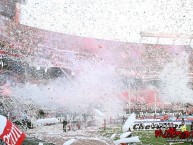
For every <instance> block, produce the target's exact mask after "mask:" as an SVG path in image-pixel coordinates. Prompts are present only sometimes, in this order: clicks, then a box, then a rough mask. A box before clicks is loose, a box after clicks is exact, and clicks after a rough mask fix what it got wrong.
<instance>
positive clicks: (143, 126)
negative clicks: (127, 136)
mask: <svg viewBox="0 0 193 145" xmlns="http://www.w3.org/2000/svg"><path fill="white" fill-rule="evenodd" d="M181 126H182V124H181V122H151V123H150V122H149V123H143V122H141V123H134V124H133V125H132V126H131V128H132V129H133V130H157V129H167V128H169V127H175V128H176V129H180V127H181Z"/></svg>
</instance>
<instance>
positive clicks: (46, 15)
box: [21, 0, 193, 42]
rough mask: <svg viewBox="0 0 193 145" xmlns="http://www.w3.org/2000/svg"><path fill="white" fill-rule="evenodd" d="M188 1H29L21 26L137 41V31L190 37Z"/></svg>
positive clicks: (192, 27)
mask: <svg viewBox="0 0 193 145" xmlns="http://www.w3.org/2000/svg"><path fill="white" fill-rule="evenodd" d="M192 7H193V1H191V0H175V1H171V0H151V1H150V0H121V1H120V0H49V1H47V0H28V1H27V4H25V5H24V4H22V6H21V23H22V24H25V25H29V26H33V27H38V28H42V29H46V30H51V31H56V32H62V33H65V34H70V35H77V36H84V37H92V38H99V39H105V40H120V41H128V42H139V41H140V32H149V33H155V34H160V33H166V34H173V33H175V34H181V33H183V34H192V32H193V25H190V24H192V23H193V11H192Z"/></svg>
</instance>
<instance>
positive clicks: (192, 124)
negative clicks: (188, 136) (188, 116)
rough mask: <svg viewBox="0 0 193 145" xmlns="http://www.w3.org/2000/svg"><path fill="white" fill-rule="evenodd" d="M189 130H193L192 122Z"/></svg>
mask: <svg viewBox="0 0 193 145" xmlns="http://www.w3.org/2000/svg"><path fill="white" fill-rule="evenodd" d="M190 130H191V131H193V122H191V125H190Z"/></svg>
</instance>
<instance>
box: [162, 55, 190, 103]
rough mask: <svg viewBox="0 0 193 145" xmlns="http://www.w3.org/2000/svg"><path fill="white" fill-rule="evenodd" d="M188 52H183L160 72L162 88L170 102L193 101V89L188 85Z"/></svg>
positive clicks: (166, 99)
mask: <svg viewBox="0 0 193 145" xmlns="http://www.w3.org/2000/svg"><path fill="white" fill-rule="evenodd" d="M188 57H189V56H188V54H187V53H186V52H183V53H182V54H179V57H177V58H175V59H173V61H172V62H171V63H168V64H166V65H165V67H164V69H163V71H162V72H161V73H160V80H161V85H160V90H161V93H162V94H163V95H162V96H163V99H164V100H165V101H168V102H181V103H189V102H192V101H193V97H192V96H193V91H192V90H191V89H190V88H189V87H188V82H189V81H190V80H189V76H188V69H189V62H188Z"/></svg>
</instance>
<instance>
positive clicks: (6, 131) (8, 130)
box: [0, 115, 26, 145]
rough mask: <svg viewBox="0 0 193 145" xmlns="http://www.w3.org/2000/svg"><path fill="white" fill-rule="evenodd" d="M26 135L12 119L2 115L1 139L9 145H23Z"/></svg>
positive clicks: (0, 121) (0, 124) (0, 117)
mask: <svg viewBox="0 0 193 145" xmlns="http://www.w3.org/2000/svg"><path fill="white" fill-rule="evenodd" d="M25 137H26V135H25V134H24V133H23V132H21V131H20V130H19V129H18V128H17V127H16V126H15V125H14V124H13V123H12V122H11V121H9V120H7V119H6V118H5V117H4V116H2V115H0V139H1V140H3V141H4V142H5V143H6V144H7V145H22V143H23V141H24V139H25Z"/></svg>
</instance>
